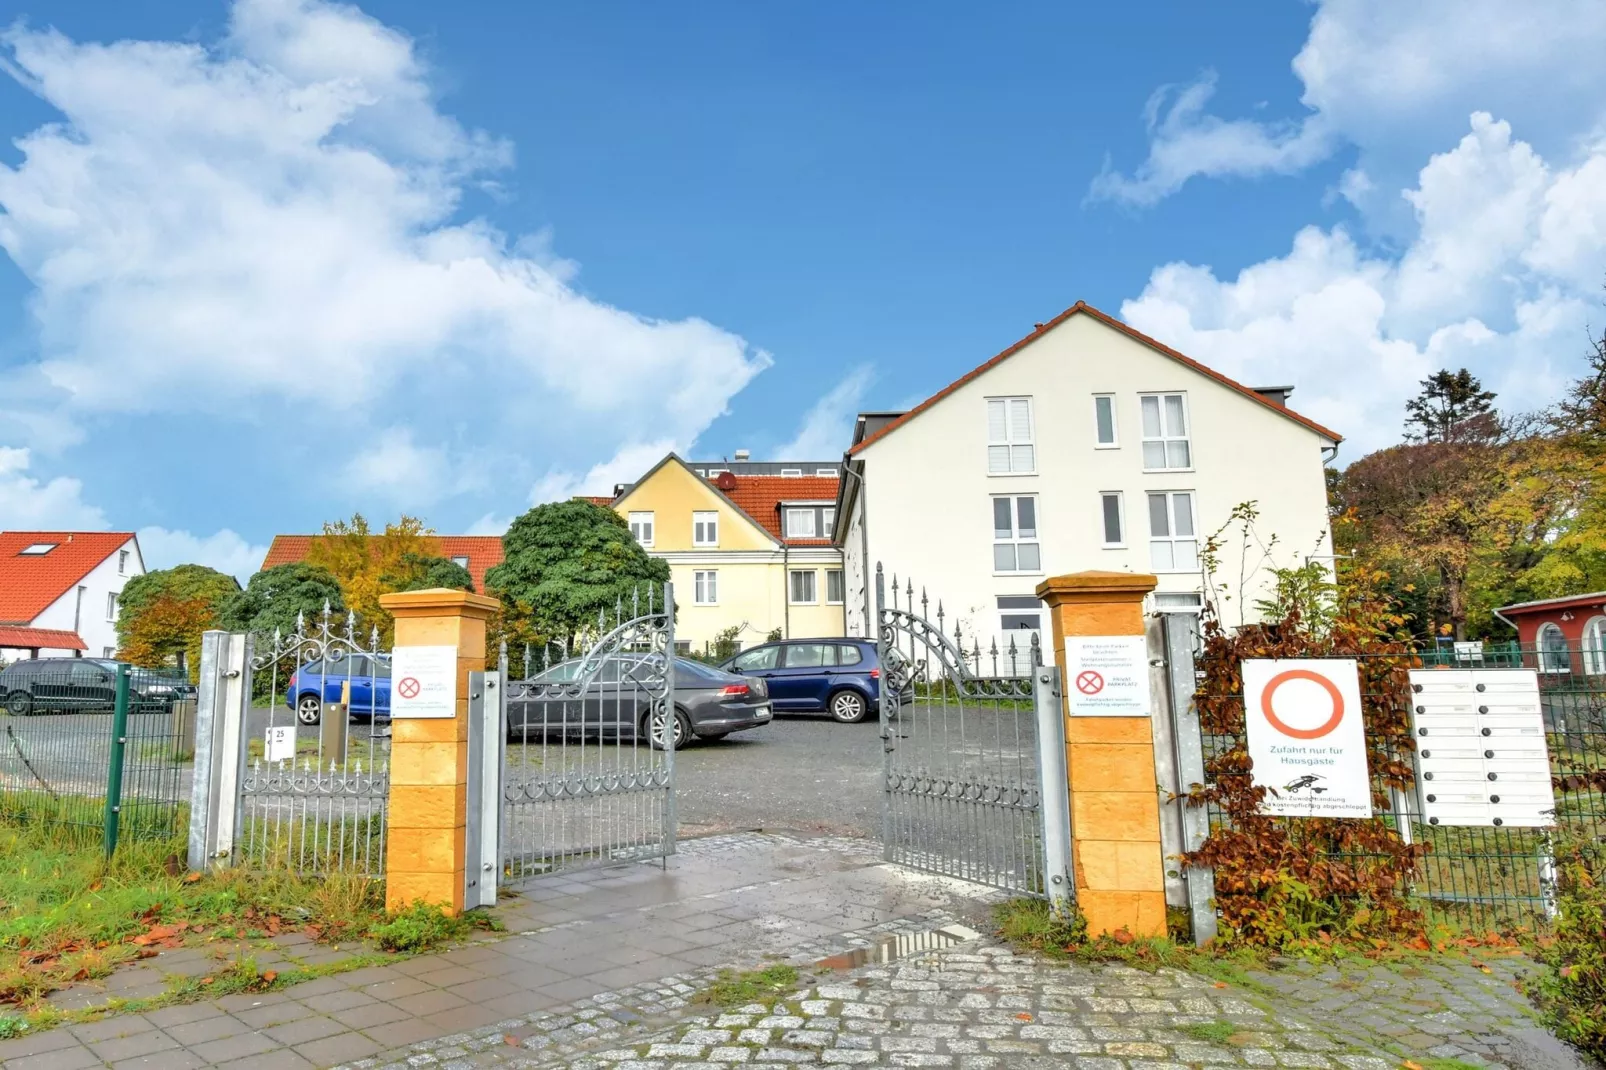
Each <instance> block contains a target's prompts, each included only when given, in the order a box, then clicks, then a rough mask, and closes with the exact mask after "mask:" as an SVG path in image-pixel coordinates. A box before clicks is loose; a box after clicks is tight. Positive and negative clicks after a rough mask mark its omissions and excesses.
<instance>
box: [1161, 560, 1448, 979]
mask: <svg viewBox="0 0 1606 1070" xmlns="http://www.w3.org/2000/svg"><path fill="white" fill-rule="evenodd" d="M1344 579H1345V581H1346V582H1344V583H1341V584H1340V585H1338V586H1337V587H1336V588H1335V589H1334V590H1333V591H1332V592H1331V594H1330V595H1329V596H1328V598H1327V600H1326V601H1324V603H1323V605H1322V609H1321V613H1320V617H1319V619H1309V616H1308V615H1303V614H1302V612H1301V609H1300V608H1299V607H1298V606H1293V607H1290V608H1289V609H1288V611H1287V613H1286V614H1285V615H1284V616H1283V617H1282V618H1281V619H1280V620H1277V621H1276V623H1269V624H1254V625H1250V626H1248V627H1244V628H1239V629H1233V630H1229V629H1227V628H1226V627H1224V626H1223V625H1222V624H1221V622H1220V621H1219V619H1217V618H1216V617H1215V616H1214V614H1213V613H1210V612H1207V614H1206V617H1205V620H1204V626H1203V629H1204V635H1203V642H1204V650H1203V653H1202V655H1201V657H1200V659H1199V663H1198V667H1199V669H1200V670H1202V677H1201V679H1200V682H1199V688H1198V692H1197V694H1196V696H1195V698H1196V702H1197V705H1198V709H1199V720H1200V724H1201V727H1202V729H1203V731H1204V733H1205V734H1206V735H1207V736H1215V737H1218V738H1219V739H1221V740H1222V741H1224V745H1223V746H1222V747H1220V748H1218V749H1217V750H1216V751H1215V752H1214V753H1213V754H1212V755H1211V756H1210V757H1209V758H1208V760H1207V761H1206V763H1205V772H1206V780H1207V784H1205V785H1196V786H1195V787H1194V789H1193V791H1192V792H1191V793H1190V795H1189V797H1188V800H1187V802H1188V805H1190V806H1210V807H1213V808H1214V809H1215V810H1216V811H1217V813H1218V814H1219V816H1220V817H1221V818H1224V819H1225V820H1216V821H1213V822H1212V825H1213V827H1212V828H1211V831H1210V834H1209V836H1208V838H1207V839H1206V840H1205V842H1204V843H1203V844H1201V845H1200V847H1199V849H1198V850H1197V851H1194V852H1191V853H1189V854H1187V855H1185V856H1184V861H1185V863H1186V864H1188V865H1192V866H1209V867H1211V868H1212V869H1213V870H1214V871H1215V887H1216V905H1217V909H1218V913H1219V916H1220V926H1221V934H1222V939H1223V941H1224V942H1226V943H1229V944H1238V945H1247V946H1256V947H1267V948H1282V947H1288V946H1291V945H1297V944H1299V943H1302V942H1304V941H1317V942H1327V941H1332V940H1346V939H1371V938H1380V937H1384V938H1393V937H1398V936H1402V935H1405V934H1407V933H1420V931H1421V927H1422V917H1421V914H1420V913H1419V912H1418V911H1417V910H1416V909H1415V908H1414V907H1413V906H1412V905H1411V904H1410V903H1409V902H1408V900H1407V895H1406V892H1407V882H1408V879H1409V878H1410V876H1411V875H1412V873H1413V871H1414V869H1415V868H1416V866H1417V864H1418V862H1419V860H1420V859H1421V857H1422V855H1423V853H1424V852H1425V851H1426V848H1425V847H1423V846H1421V845H1414V846H1413V845H1408V844H1406V843H1405V842H1404V840H1402V839H1401V838H1400V835H1399V833H1398V832H1397V831H1396V830H1395V829H1394V828H1393V827H1392V826H1391V825H1389V824H1388V823H1386V822H1385V821H1383V820H1381V819H1376V820H1370V821H1355V820H1339V819H1327V818H1300V819H1290V818H1282V817H1269V816H1265V815H1263V814H1261V812H1260V807H1261V802H1262V799H1263V798H1264V796H1265V793H1266V790H1267V789H1266V788H1264V787H1257V786H1256V785H1255V784H1254V783H1253V779H1254V778H1253V775H1252V770H1251V761H1250V758H1249V752H1248V749H1247V744H1246V740H1245V735H1244V731H1245V724H1244V702H1243V693H1244V687H1243V675H1242V663H1243V661H1244V659H1246V658H1320V657H1353V658H1356V659H1357V661H1358V663H1359V666H1360V676H1361V694H1362V707H1363V708H1362V715H1363V719H1364V723H1365V729H1366V750H1367V761H1368V763H1369V766H1370V768H1371V771H1372V792H1373V800H1372V801H1373V806H1374V809H1375V810H1377V811H1379V812H1382V811H1385V810H1388V809H1390V800H1389V794H1390V792H1391V790H1394V789H1397V790H1408V789H1409V788H1410V787H1411V785H1412V778H1413V771H1412V763H1411V754H1412V751H1413V749H1414V743H1413V742H1412V737H1411V727H1410V712H1409V709H1408V707H1407V702H1408V699H1407V696H1408V695H1409V694H1410V685H1409V680H1408V677H1407V672H1408V670H1409V669H1410V668H1411V667H1412V666H1413V665H1414V664H1416V663H1417V662H1416V659H1415V655H1414V651H1413V649H1412V646H1411V644H1410V643H1409V642H1408V641H1407V640H1406V638H1405V637H1404V636H1403V635H1402V634H1401V625H1402V623H1403V621H1402V619H1401V618H1400V617H1399V616H1398V615H1397V614H1396V613H1395V612H1393V610H1392V609H1391V608H1390V606H1389V604H1388V603H1387V601H1386V600H1385V599H1383V598H1382V597H1381V596H1378V595H1376V594H1375V593H1374V588H1373V586H1372V585H1371V584H1370V583H1368V582H1366V580H1367V579H1368V577H1365V576H1346V577H1344Z"/></svg>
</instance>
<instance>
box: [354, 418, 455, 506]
mask: <svg viewBox="0 0 1606 1070" xmlns="http://www.w3.org/2000/svg"><path fill="white" fill-rule="evenodd" d="M450 479H451V474H450V465H449V463H448V461H447V457H446V450H445V449H443V448H441V447H438V446H419V445H418V444H417V443H416V442H415V441H414V440H413V432H412V430H411V429H410V428H406V427H388V428H386V429H385V430H383V431H381V432H380V433H379V436H378V438H376V439H375V440H374V441H373V442H372V443H371V444H369V445H366V446H363V447H362V448H361V449H360V450H359V451H358V453H357V455H356V456H354V457H352V459H351V460H350V461H348V462H347V463H346V467H345V474H344V477H343V478H342V483H343V484H344V485H346V486H348V487H350V488H351V489H352V490H353V491H366V492H375V493H378V494H379V495H381V496H383V497H384V498H386V499H387V500H389V501H394V502H399V503H401V504H402V505H403V506H404V507H406V508H412V509H415V510H416V509H418V508H421V507H423V506H426V505H429V504H432V503H433V502H436V501H438V500H439V499H440V496H441V494H442V493H443V492H445V490H446V489H447V487H448V485H449V482H450Z"/></svg>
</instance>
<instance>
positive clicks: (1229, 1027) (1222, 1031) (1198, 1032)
mask: <svg viewBox="0 0 1606 1070" xmlns="http://www.w3.org/2000/svg"><path fill="white" fill-rule="evenodd" d="M1182 1031H1183V1032H1184V1033H1186V1034H1188V1035H1189V1036H1190V1037H1192V1038H1193V1039H1195V1040H1203V1041H1207V1042H1208V1043H1211V1044H1225V1043H1226V1042H1227V1041H1228V1039H1229V1038H1231V1037H1234V1036H1236V1035H1237V1034H1239V1033H1241V1032H1243V1029H1242V1028H1241V1027H1239V1026H1236V1025H1233V1024H1232V1023H1231V1022H1205V1023H1203V1024H1202V1025H1201V1024H1197V1023H1196V1024H1194V1025H1185V1026H1183V1027H1182Z"/></svg>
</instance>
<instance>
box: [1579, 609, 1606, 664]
mask: <svg viewBox="0 0 1606 1070" xmlns="http://www.w3.org/2000/svg"><path fill="white" fill-rule="evenodd" d="M1579 651H1580V652H1582V654H1584V675H1585V676H1606V617H1590V619H1588V620H1585V622H1584V638H1582V639H1580V641H1579Z"/></svg>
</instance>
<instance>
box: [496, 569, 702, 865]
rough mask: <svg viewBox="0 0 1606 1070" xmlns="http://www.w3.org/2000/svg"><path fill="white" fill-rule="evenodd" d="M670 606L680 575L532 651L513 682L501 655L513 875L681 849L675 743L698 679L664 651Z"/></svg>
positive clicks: (505, 846)
mask: <svg viewBox="0 0 1606 1070" xmlns="http://www.w3.org/2000/svg"><path fill="white" fill-rule="evenodd" d="M674 604H675V603H674V588H673V584H664V585H663V586H661V587H659V586H656V585H648V586H646V587H643V588H642V589H640V590H638V591H636V592H635V593H634V596H633V597H632V598H631V599H630V600H629V601H628V602H627V601H623V600H621V601H620V602H619V604H618V605H617V606H616V607H615V610H614V612H613V613H612V614H608V615H605V616H601V617H599V619H598V621H597V627H596V635H595V636H593V637H589V641H587V642H583V643H581V644H577V645H578V647H579V649H574V650H572V651H571V649H570V648H569V647H568V646H563V647H557V646H549V647H547V648H546V649H545V650H540V651H537V650H533V649H530V648H525V650H524V651H523V656H522V658H521V659H520V663H519V664H518V665H516V666H514V667H513V672H512V675H513V676H514V677H517V678H514V679H510V677H509V666H508V653H507V651H506V650H505V649H504V650H503V651H502V652H501V665H500V670H501V673H500V675H501V679H503V680H507V681H508V683H507V684H506V686H505V688H503V690H502V692H501V694H502V699H503V702H504V709H503V711H502V716H501V717H500V718H499V719H498V723H499V726H500V731H501V733H502V737H503V746H502V763H501V768H500V769H499V770H497V772H498V773H499V774H500V777H501V800H502V812H501V815H500V845H499V855H500V858H501V868H502V873H503V875H504V876H505V877H506V878H508V879H518V878H522V877H532V876H540V875H543V874H547V873H553V872H557V871H560V870H573V869H581V868H586V867H589V866H600V865H609V864H612V863H616V862H622V861H627V860H641V859H651V858H664V857H667V856H668V855H671V854H673V853H674V851H675V836H676V817H675V755H674V751H675V747H677V746H682V745H684V744H685V743H686V742H689V741H690V739H691V733H692V727H691V723H690V721H689V720H688V719H687V717H686V715H685V713H684V712H682V711H680V710H679V709H678V708H677V699H678V700H680V701H682V702H683V701H685V700H686V699H687V694H685V693H680V694H677V691H676V689H677V687H682V688H695V687H697V686H698V684H699V679H700V678H699V675H698V673H697V672H696V669H695V666H693V665H691V664H689V663H687V662H685V661H684V660H683V659H681V658H673V657H667V656H666V654H667V652H668V651H671V650H674V649H675V646H676V645H675V639H674ZM571 653H572V655H573V656H570V655H571ZM677 663H678V664H677ZM520 670H522V675H521V674H520ZM677 679H678V680H679V681H680V682H679V683H677ZM705 686H706V685H705ZM666 741H669V742H671V743H672V745H667V746H666Z"/></svg>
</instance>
